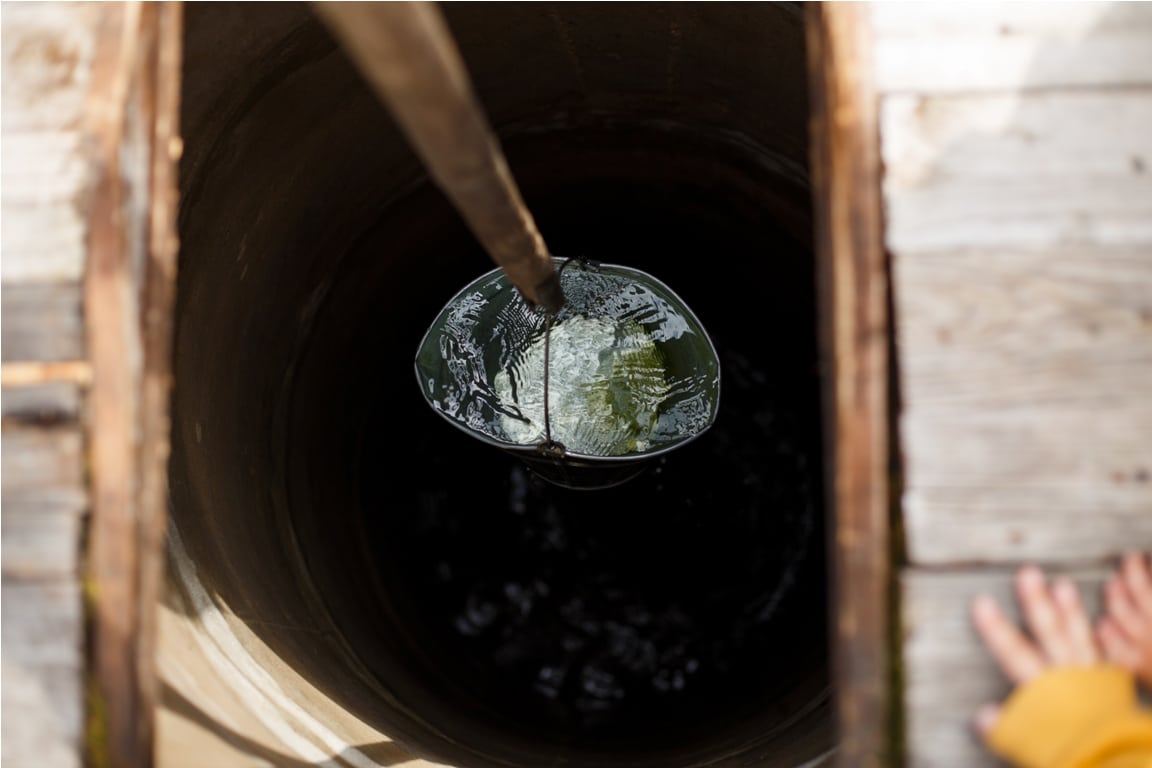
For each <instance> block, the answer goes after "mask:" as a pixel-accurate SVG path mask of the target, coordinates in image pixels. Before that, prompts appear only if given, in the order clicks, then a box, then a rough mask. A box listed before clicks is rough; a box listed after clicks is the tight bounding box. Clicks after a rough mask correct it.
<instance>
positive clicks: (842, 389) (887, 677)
mask: <svg viewBox="0 0 1152 768" xmlns="http://www.w3.org/2000/svg"><path fill="white" fill-rule="evenodd" d="M807 12H808V17H807V22H808V23H807V25H806V26H807V29H808V61H809V78H810V83H811V104H812V106H811V109H812V126H811V127H812V171H813V176H814V180H813V181H814V183H813V188H814V189H815V190H816V194H815V201H814V202H815V212H816V232H817V259H818V261H819V277H820V303H821V322H822V326H823V327H822V334H821V335H822V343H823V355H824V358H825V365H826V370H827V374H828V377H827V379H826V382H827V383H826V385H825V414H826V416H825V418H826V419H827V420H828V421H829V422H830V424H829V426H830V429H829V433H828V434H829V453H828V455H829V458H830V463H829V466H830V469H829V472H828V478H829V481H828V482H829V488H828V497H829V501H830V509H831V511H832V514H831V518H830V519H831V521H832V526H831V537H830V542H829V545H830V548H829V552H830V555H831V559H832V595H831V597H832V606H833V608H832V615H831V618H832V646H833V647H832V666H833V674H834V683H835V686H836V721H837V723H836V724H837V729H838V732H839V733H838V743H839V747H838V764H839V765H842V766H852V768H882V767H883V766H889V765H896V764H898V760H897V759H896V757H895V754H894V746H895V745H894V743H893V742H894V741H895V729H894V728H893V725H894V723H895V720H894V711H895V708H894V706H893V695H894V691H893V684H892V681H893V667H892V653H893V648H894V636H893V611H892V604H891V603H892V601H891V599H890V595H891V594H892V565H891V561H892V557H893V553H892V544H891V536H890V525H891V519H892V510H891V507H890V506H889V505H890V480H889V478H890V469H889V468H890V442H889V434H890V427H891V425H890V422H889V402H890V401H889V397H890V375H889V334H888V274H887V259H886V254H885V251H884V235H883V231H884V229H883V222H884V218H883V207H882V199H881V187H880V181H881V163H880V140H879V131H878V122H877V99H876V94H875V91H874V89H873V88H872V80H871V61H870V59H869V52H870V48H869V38H868V34H869V26H868V15H867V14H868V10H867V5H866V4H864V3H813V4H810V5H809V6H808V8H807Z"/></svg>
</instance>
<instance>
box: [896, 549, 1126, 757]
mask: <svg viewBox="0 0 1152 768" xmlns="http://www.w3.org/2000/svg"><path fill="white" fill-rule="evenodd" d="M1014 573H1015V571H1014V570H1013V569H1007V568H996V569H988V570H974V571H968V572H955V573H947V572H931V571H915V570H912V571H905V572H904V574H903V577H902V579H901V600H902V606H901V608H902V610H901V619H902V626H901V637H902V639H903V645H904V664H903V670H904V671H903V675H904V706H903V712H904V728H905V741H906V744H905V746H906V754H907V763H906V765H907V768H981V767H982V766H993V765H999V762H998V761H996V760H995V759H994V758H993V757H992V756H991V755H990V753H988V751H987V750H986V749H985V748H984V747H983V745H982V744H981V743H980V742H979V740H978V739H977V737H976V735H975V733H974V731H973V729H972V717H973V716H974V715H975V714H976V712H977V710H978V709H979V708H980V707H981V706H983V705H984V704H988V703H994V702H998V701H1001V700H1003V699H1004V697H1005V696H1006V695H1007V694H1008V692H1009V690H1010V686H1009V684H1008V683H1007V681H1006V680H1005V678H1004V676H1003V675H1002V674H1001V672H1000V670H999V669H998V668H997V666H996V663H995V661H994V660H993V659H992V657H991V656H990V655H989V654H988V652H987V651H986V650H985V648H984V646H983V644H982V643H981V642H980V638H979V637H978V636H977V634H976V632H975V630H974V629H973V628H972V623H971V620H970V618H969V612H968V611H969V604H970V602H971V600H972V599H973V598H974V597H975V596H976V595H978V594H990V595H992V596H993V597H995V598H996V599H997V601H998V602H999V603H1000V605H1002V606H1003V607H1004V608H1005V609H1008V610H1010V611H1011V612H1012V614H1013V616H1014V617H1016V616H1017V614H1016V605H1015V601H1014V598H1013V590H1012V577H1013V575H1014ZM1049 573H1050V574H1051V575H1056V574H1060V575H1067V576H1069V577H1071V578H1073V579H1074V580H1075V581H1076V582H1077V583H1078V584H1079V585H1080V587H1081V594H1082V596H1083V597H1084V599H1085V603H1086V605H1087V607H1088V610H1089V611H1090V613H1091V614H1092V615H1095V613H1096V611H1097V610H1098V605H1099V597H1100V596H1099V591H1100V585H1101V584H1102V583H1103V580H1104V578H1105V577H1106V575H1107V573H1106V571H1103V570H1098V569H1083V568H1079V569H1061V570H1052V571H1049ZM1018 620H1019V619H1018V617H1017V621H1018Z"/></svg>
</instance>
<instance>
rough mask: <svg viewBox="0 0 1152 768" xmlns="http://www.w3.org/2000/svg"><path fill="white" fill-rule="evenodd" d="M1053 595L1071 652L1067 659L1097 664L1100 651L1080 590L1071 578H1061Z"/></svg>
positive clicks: (1074, 662) (1085, 663)
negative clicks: (1081, 599) (1085, 611)
mask: <svg viewBox="0 0 1152 768" xmlns="http://www.w3.org/2000/svg"><path fill="white" fill-rule="evenodd" d="M1052 595H1053V596H1054V597H1055V598H1056V610H1057V612H1058V613H1059V615H1060V624H1061V625H1062V626H1063V628H1064V637H1065V641H1066V644H1067V649H1068V654H1069V656H1068V658H1067V659H1066V660H1065V661H1066V662H1067V663H1070V664H1083V665H1090V664H1095V663H1096V662H1098V661H1099V660H1100V652H1099V649H1097V647H1096V639H1095V638H1094V637H1093V636H1092V624H1091V622H1089V621H1088V615H1087V614H1086V613H1084V605H1083V603H1081V602H1080V590H1078V589H1077V588H1076V585H1075V584H1073V583H1072V582H1071V581H1070V580H1068V579H1059V580H1057V581H1056V584H1055V585H1054V586H1053V587H1052Z"/></svg>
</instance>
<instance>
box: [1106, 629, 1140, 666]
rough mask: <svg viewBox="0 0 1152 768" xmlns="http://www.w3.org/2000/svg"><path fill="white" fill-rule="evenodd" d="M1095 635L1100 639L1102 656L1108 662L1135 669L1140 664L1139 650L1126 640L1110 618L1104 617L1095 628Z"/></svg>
mask: <svg viewBox="0 0 1152 768" xmlns="http://www.w3.org/2000/svg"><path fill="white" fill-rule="evenodd" d="M1096 636H1097V637H1098V638H1099V639H1100V647H1101V649H1103V651H1104V658H1105V659H1107V660H1108V661H1109V662H1111V663H1113V664H1115V665H1117V666H1120V667H1124V668H1125V669H1131V670H1135V669H1136V668H1137V667H1139V665H1140V651H1139V650H1137V648H1136V646H1135V645H1133V644H1132V642H1131V641H1129V640H1128V637H1127V636H1126V635H1125V634H1124V633H1123V632H1121V631H1120V628H1119V627H1117V626H1116V624H1115V623H1114V622H1112V621H1111V620H1110V619H1104V620H1103V621H1101V622H1100V626H1099V627H1097V628H1096Z"/></svg>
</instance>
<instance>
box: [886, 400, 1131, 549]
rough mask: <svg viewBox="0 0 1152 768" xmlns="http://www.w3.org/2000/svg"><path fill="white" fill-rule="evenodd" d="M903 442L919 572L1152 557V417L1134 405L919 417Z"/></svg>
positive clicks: (912, 418) (905, 429)
mask: <svg viewBox="0 0 1152 768" xmlns="http://www.w3.org/2000/svg"><path fill="white" fill-rule="evenodd" d="M1125 402H1127V403H1130V404H1129V405H1127V406H1125V405H1124V403H1125ZM901 432H902V442H903V446H904V452H905V455H906V457H907V466H906V470H905V471H906V480H905V492H904V497H903V508H904V519H905V528H906V539H907V549H908V557H909V559H910V560H911V561H912V562H914V563H922V564H927V563H940V564H944V563H969V562H1003V561H1015V560H1023V559H1032V560H1041V561H1058V560H1060V559H1073V560H1089V559H1100V558H1105V557H1109V556H1111V555H1114V554H1117V553H1119V552H1122V551H1124V550H1125V549H1127V548H1131V547H1137V548H1139V547H1144V548H1152V513H1150V510H1152V444H1150V441H1149V440H1148V435H1150V434H1152V409H1150V408H1148V407H1147V405H1145V404H1143V403H1142V402H1140V401H1139V400H1138V399H1135V398H1131V397H1129V398H1126V399H1125V400H1121V401H1119V402H1118V403H1117V404H1115V405H1113V406H1111V407H1099V408H1094V407H1086V408H1078V409H1074V408H1047V409H1046V408H1027V407H1024V408H1013V409H1003V410H984V409H972V410H968V411H966V410H955V409H953V410H949V411H947V412H944V411H938V412H935V413H918V412H917V411H916V410H915V408H914V406H912V407H910V409H909V411H908V413H907V414H906V415H905V417H904V419H903V425H902V430H901Z"/></svg>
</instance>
